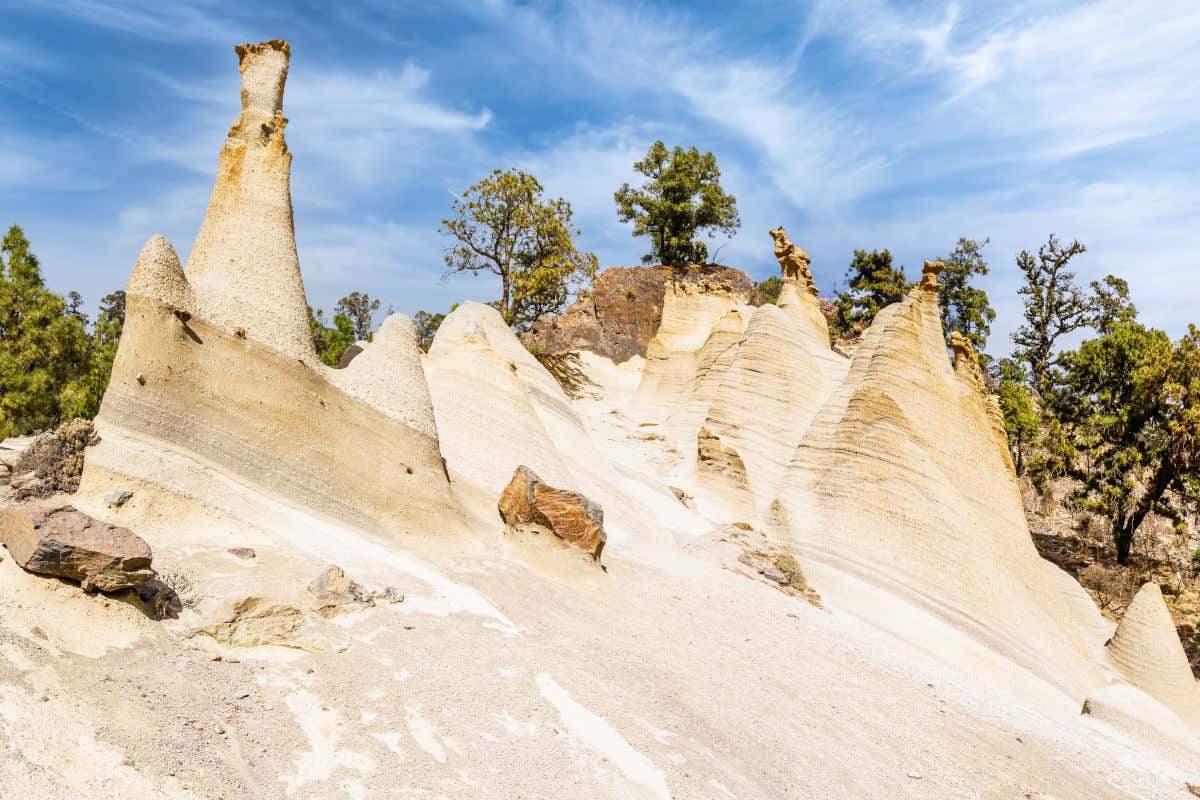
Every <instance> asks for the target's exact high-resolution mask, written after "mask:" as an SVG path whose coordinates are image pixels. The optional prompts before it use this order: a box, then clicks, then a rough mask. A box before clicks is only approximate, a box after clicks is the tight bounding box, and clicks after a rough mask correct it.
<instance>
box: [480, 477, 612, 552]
mask: <svg viewBox="0 0 1200 800" xmlns="http://www.w3.org/2000/svg"><path fill="white" fill-rule="evenodd" d="M497 508H498V509H499V511H500V518H501V519H502V520H504V524H505V525H508V526H509V527H511V528H522V527H525V526H530V525H533V526H537V527H540V528H544V529H545V530H547V531H549V532H550V533H553V534H554V535H555V536H557V537H558V538H559V539H562V540H563V541H564V542H566V543H567V544H569V545H571V546H573V547H576V548H578V549H580V550H582V551H583V552H585V553H587V554H588V555H590V556H591V557H592V558H593V559H595V560H596V561H599V560H600V553H601V551H603V550H604V543H605V542H606V541H607V540H608V537H607V536H605V533H604V509H602V508H600V505H599V504H598V503H595V502H593V501H591V500H589V499H587V498H586V497H584V496H583V495H581V494H579V492H572V491H568V490H565V489H556V488H554V487H553V486H547V485H546V484H544V483H542V481H541V479H540V478H538V476H537V475H536V474H535V473H534V471H533V470H531V469H530V468H529V467H526V466H520V467H517V469H516V471H515V472H513V476H512V480H511V481H509V483H508V486H506V487H504V492H503V493H502V494H501V495H500V501H499V503H498V504H497Z"/></svg>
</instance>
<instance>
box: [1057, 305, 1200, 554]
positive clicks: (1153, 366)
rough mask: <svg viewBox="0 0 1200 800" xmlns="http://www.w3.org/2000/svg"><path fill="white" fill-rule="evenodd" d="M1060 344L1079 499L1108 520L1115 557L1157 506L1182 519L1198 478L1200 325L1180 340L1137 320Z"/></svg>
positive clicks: (1060, 383) (1065, 418)
mask: <svg viewBox="0 0 1200 800" xmlns="http://www.w3.org/2000/svg"><path fill="white" fill-rule="evenodd" d="M1108 327H1109V330H1108V332H1107V333H1106V334H1104V335H1103V336H1101V337H1099V338H1097V339H1093V340H1090V341H1086V342H1084V343H1083V344H1082V345H1080V347H1079V349H1078V350H1077V351H1073V352H1068V353H1064V354H1062V356H1061V357H1060V359H1059V360H1060V363H1061V370H1055V371H1054V374H1053V376H1052V378H1053V383H1054V387H1053V391H1052V392H1051V393H1049V395H1048V404H1049V405H1050V406H1051V408H1052V411H1053V414H1054V418H1055V420H1057V421H1060V422H1061V425H1062V428H1063V432H1064V436H1065V438H1066V439H1067V441H1068V442H1069V443H1070V444H1071V446H1072V447H1073V449H1074V452H1075V454H1076V455H1075V457H1074V458H1073V459H1072V460H1071V461H1070V462H1069V463H1068V464H1067V470H1068V473H1069V474H1071V476H1072V477H1074V478H1076V479H1077V480H1079V481H1080V485H1081V488H1080V489H1079V491H1078V493H1077V496H1076V500H1077V502H1079V503H1080V504H1081V505H1082V506H1083V507H1084V508H1087V509H1088V510H1090V511H1092V512H1094V513H1097V514H1103V515H1104V516H1106V517H1107V518H1108V519H1109V520H1110V521H1111V522H1112V527H1113V538H1114V541H1115V543H1116V546H1117V559H1118V561H1119V562H1120V563H1122V564H1124V563H1126V562H1127V561H1128V558H1129V553H1130V549H1131V546H1132V543H1133V537H1134V534H1135V533H1136V532H1137V529H1138V526H1139V525H1140V524H1141V523H1142V521H1143V520H1144V519H1145V517H1146V515H1147V514H1149V513H1151V512H1155V513H1158V514H1161V515H1163V516H1165V517H1167V518H1169V519H1172V520H1174V521H1175V522H1176V523H1177V524H1182V520H1183V519H1184V516H1185V514H1187V513H1193V512H1194V511H1195V510H1196V509H1197V494H1196V491H1195V490H1196V488H1197V486H1200V332H1198V331H1197V330H1196V328H1195V326H1191V327H1190V328H1189V330H1188V333H1187V335H1185V336H1184V337H1183V338H1182V339H1181V340H1180V341H1179V342H1177V343H1172V342H1171V340H1170V338H1168V337H1167V335H1166V334H1165V333H1163V332H1162V331H1159V330H1154V329H1152V328H1146V327H1144V326H1142V325H1139V324H1138V323H1136V322H1115V323H1112V324H1111V325H1110V326H1108Z"/></svg>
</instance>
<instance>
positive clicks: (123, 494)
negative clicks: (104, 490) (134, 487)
mask: <svg viewBox="0 0 1200 800" xmlns="http://www.w3.org/2000/svg"><path fill="white" fill-rule="evenodd" d="M131 497H133V492H131V491H129V490H128V489H124V490H122V491H119V492H109V493H108V494H106V495H104V502H106V503H108V504H109V505H110V506H112V507H113V508H120V507H121V506H123V505H125V504H126V503H127V502H129V498H131Z"/></svg>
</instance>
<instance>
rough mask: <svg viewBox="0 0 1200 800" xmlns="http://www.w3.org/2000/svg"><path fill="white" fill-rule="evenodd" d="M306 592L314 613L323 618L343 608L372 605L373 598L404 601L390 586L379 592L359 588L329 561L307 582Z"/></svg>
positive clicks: (342, 610)
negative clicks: (310, 581) (326, 565)
mask: <svg viewBox="0 0 1200 800" xmlns="http://www.w3.org/2000/svg"><path fill="white" fill-rule="evenodd" d="M306 594H307V595H308V601H309V605H310V606H312V609H313V610H314V611H315V612H317V615H318V616H321V617H326V618H329V617H333V616H336V615H338V614H340V613H342V612H345V611H353V610H355V609H360V608H372V607H374V606H375V601H377V600H384V601H386V602H389V603H399V602H403V600H404V595H402V594H401V593H400V592H399V591H397V590H396V589H393V588H388V589H385V590H383V591H371V590H369V589H365V588H363V587H362V586H361V585H360V584H359V583H358V582H357V581H355V580H352V579H351V578H350V576H349V575H347V574H346V572H345V571H344V570H343V569H342V568H341V567H339V566H337V565H336V564H331V565H329V566H328V567H326V568H325V569H323V570H321V572H320V574H318V575H317V577H315V578H313V580H312V583H310V584H309V585H308V589H307V592H306Z"/></svg>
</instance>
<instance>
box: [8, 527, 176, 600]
mask: <svg viewBox="0 0 1200 800" xmlns="http://www.w3.org/2000/svg"><path fill="white" fill-rule="evenodd" d="M0 543H3V544H4V546H5V547H7V548H8V552H9V553H10V554H11V555H12V557H13V560H14V561H16V562H17V564H18V565H19V566H20V567H21V568H22V569H25V570H28V571H29V572H37V573H40V574H42V575H51V576H54V577H56V578H66V579H68V580H72V581H78V582H79V585H80V586H81V587H82V588H83V590H84V591H85V592H92V591H101V592H115V591H117V590H119V589H129V588H132V587H134V586H140V585H141V584H143V583H146V582H147V581H149V580H150V579H151V578H153V577H154V570H152V569H151V568H150V560H151V553H150V546H149V545H148V544H146V542H144V541H143V540H142V539H141V537H139V536H138V535H137V534H135V533H134V532H133V531H131V530H129V529H127V528H121V527H117V526H116V525H109V524H107V523H104V522H100V521H98V520H94V519H92V518H91V517H89V516H88V515H87V514H82V513H80V512H78V511H76V510H75V509H74V508H72V507H71V506H62V507H59V508H29V509H24V510H22V509H17V508H5V509H0Z"/></svg>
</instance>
